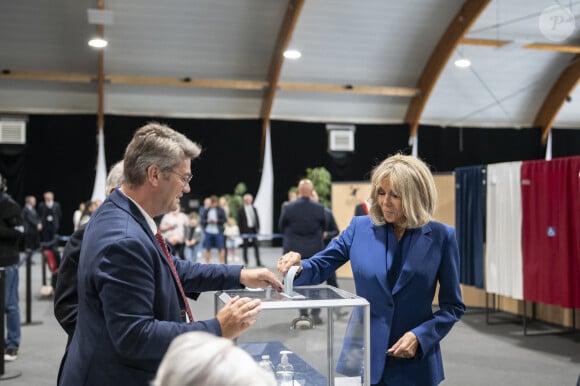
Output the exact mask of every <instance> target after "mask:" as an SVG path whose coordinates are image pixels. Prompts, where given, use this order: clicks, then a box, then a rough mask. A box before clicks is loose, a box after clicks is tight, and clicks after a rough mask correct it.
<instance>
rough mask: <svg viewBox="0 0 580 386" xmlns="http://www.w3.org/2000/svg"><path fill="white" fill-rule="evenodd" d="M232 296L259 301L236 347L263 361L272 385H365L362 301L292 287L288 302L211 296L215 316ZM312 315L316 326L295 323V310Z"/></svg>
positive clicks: (247, 292) (328, 289)
mask: <svg viewBox="0 0 580 386" xmlns="http://www.w3.org/2000/svg"><path fill="white" fill-rule="evenodd" d="M236 295H239V296H240V297H250V298H258V299H260V300H261V301H262V312H260V313H259V314H258V315H257V317H256V320H257V322H256V324H255V325H254V326H253V327H252V328H250V329H248V330H246V331H244V332H243V333H242V334H241V335H240V336H239V337H238V338H237V340H236V341H237V345H238V346H239V347H241V348H243V349H244V350H245V351H246V352H248V353H249V354H250V355H251V356H252V357H253V358H254V359H255V360H256V362H260V361H261V360H262V356H264V355H268V356H269V358H270V361H271V362H272V364H273V367H274V371H275V372H276V378H277V380H278V385H283V386H298V385H300V386H305V385H307V386H326V385H330V386H335V385H336V386H347V385H349V386H350V385H353V386H354V385H357V386H360V385H370V378H369V363H370V362H369V350H368V347H369V340H370V328H369V316H370V306H369V303H368V301H367V300H366V299H364V298H361V297H359V296H356V295H354V294H351V293H349V292H346V291H343V290H341V289H338V288H335V287H332V286H328V285H318V286H304V287H294V289H293V292H292V295H291V296H287V295H286V294H284V293H278V292H276V291H274V290H272V289H271V288H266V289H256V290H255V289H244V290H229V291H218V292H216V295H215V312H216V313H217V312H218V311H219V310H220V309H221V308H222V307H223V306H224V305H225V304H226V303H227V302H228V301H229V300H230V299H232V298H233V297H235V296H236ZM313 309H320V319H321V320H316V318H310V317H300V310H307V311H308V314H309V315H312V310H313ZM288 364H289V365H290V368H289V369H288V366H287V365H288ZM285 370H288V371H285Z"/></svg>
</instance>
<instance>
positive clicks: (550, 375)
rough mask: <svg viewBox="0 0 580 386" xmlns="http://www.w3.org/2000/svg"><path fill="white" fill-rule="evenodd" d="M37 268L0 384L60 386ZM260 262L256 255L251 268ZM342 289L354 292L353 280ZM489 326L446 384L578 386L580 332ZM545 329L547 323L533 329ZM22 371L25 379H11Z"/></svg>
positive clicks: (466, 324)
mask: <svg viewBox="0 0 580 386" xmlns="http://www.w3.org/2000/svg"><path fill="white" fill-rule="evenodd" d="M261 252H262V260H263V263H264V264H265V265H266V266H267V267H269V268H273V267H274V265H275V261H276V258H277V257H278V256H279V255H280V252H281V249H280V248H275V247H262V248H261ZM33 261H34V263H35V264H33V265H32V269H31V277H32V280H31V282H32V290H31V299H32V302H31V307H30V322H32V323H30V324H27V318H26V302H25V299H26V296H25V294H26V291H25V278H26V267H25V266H24V265H23V266H22V267H21V270H20V300H21V314H22V323H23V326H22V344H21V347H20V352H19V357H18V359H17V360H16V361H14V362H7V363H5V372H4V376H2V377H0V378H1V379H0V381H1V382H4V383H5V384H10V385H14V386H19V385H23V386H24V385H26V386H43V385H55V384H56V376H57V372H58V366H59V363H60V359H61V357H62V354H63V350H64V346H65V342H66V336H65V334H64V332H63V331H62V330H61V328H60V327H59V325H58V323H57V322H56V320H55V319H54V316H53V312H52V301H51V299H46V298H41V297H40V285H41V265H40V263H39V256H35V257H34V259H33ZM253 262H254V260H253V254H252V251H250V265H251V264H252V263H253ZM339 286H340V287H341V288H342V289H344V290H347V291H350V292H353V290H354V285H353V281H352V280H351V279H339ZM192 308H193V311H194V314H195V316H196V318H197V319H207V318H211V317H212V316H213V314H214V295H213V293H206V294H203V295H202V296H201V297H200V299H199V300H198V301H197V302H193V303H192ZM323 315H324V314H323ZM490 320H491V321H492V322H493V323H492V324H487V323H486V320H485V314H484V313H483V312H481V311H480V310H468V312H467V313H466V315H465V316H464V317H463V319H462V320H461V321H460V322H459V323H458V324H457V325H456V326H455V327H454V329H453V330H452V331H451V333H450V334H449V335H448V336H447V337H446V338H445V339H444V340H443V342H442V350H443V357H444V365H445V373H446V380H445V381H444V382H443V383H442V385H447V386H455V385H457V386H465V385H469V386H471V385H473V386H478V385H482V386H483V385H494V386H503V385H516V386H517V385H522V386H523V385H538V386H540V385H542V386H565V385H569V386H575V385H576V381H577V379H578V376H579V374H580V332H576V334H560V335H555V334H545V335H537V336H524V335H523V329H522V324H521V321H516V320H515V318H513V317H511V316H510V315H502V314H498V315H493V317H492V318H491V319H490ZM531 328H532V330H534V329H536V330H537V331H541V330H540V329H541V328H542V325H540V324H537V325H534V324H532V325H531ZM18 373H20V376H18V377H16V378H12V379H8V377H9V376H13V375H16V374H18Z"/></svg>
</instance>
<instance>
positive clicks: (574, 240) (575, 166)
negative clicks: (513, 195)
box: [521, 157, 580, 308]
mask: <svg viewBox="0 0 580 386" xmlns="http://www.w3.org/2000/svg"><path fill="white" fill-rule="evenodd" d="M521 184H522V212H523V213H522V254H523V269H524V299H525V300H529V301H533V302H541V303H546V304H554V305H560V306H562V307H566V308H579V307H580V157H567V158H558V159H553V160H551V161H524V162H523V163H522V171H521Z"/></svg>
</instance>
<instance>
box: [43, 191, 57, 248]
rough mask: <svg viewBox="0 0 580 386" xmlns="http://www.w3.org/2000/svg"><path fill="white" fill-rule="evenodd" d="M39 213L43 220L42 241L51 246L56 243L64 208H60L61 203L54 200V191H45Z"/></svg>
mask: <svg viewBox="0 0 580 386" xmlns="http://www.w3.org/2000/svg"><path fill="white" fill-rule="evenodd" d="M38 215H39V216H40V220H41V221H42V231H41V233H40V241H42V242H43V243H44V244H46V245H49V246H50V245H53V244H54V245H56V237H57V235H58V230H59V229H60V220H61V219H62V210H61V209H60V204H59V203H58V202H57V201H54V193H52V192H45V193H44V201H43V202H41V203H40V204H38Z"/></svg>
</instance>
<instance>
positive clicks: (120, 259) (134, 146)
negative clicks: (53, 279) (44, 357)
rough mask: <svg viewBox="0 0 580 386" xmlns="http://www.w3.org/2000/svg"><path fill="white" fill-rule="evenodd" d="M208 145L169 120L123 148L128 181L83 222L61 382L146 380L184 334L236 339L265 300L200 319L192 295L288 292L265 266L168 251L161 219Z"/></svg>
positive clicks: (66, 385) (240, 302)
mask: <svg viewBox="0 0 580 386" xmlns="http://www.w3.org/2000/svg"><path fill="white" fill-rule="evenodd" d="M200 151H201V149H200V148H199V146H198V145H197V144H195V143H193V142H191V141H190V140H189V139H187V138H186V137H185V136H184V135H182V134H180V133H178V132H176V131H174V130H172V129H171V128H169V127H167V126H164V125H160V124H156V123H152V124H148V125H146V126H144V127H142V128H140V129H139V130H137V131H136V133H135V135H134V136H133V139H132V140H131V142H130V143H129V145H128V146H127V149H126V151H125V157H124V160H123V163H124V176H123V180H124V182H123V184H122V186H121V187H120V188H119V189H116V190H114V191H113V192H112V193H111V194H110V195H109V197H108V198H107V199H106V200H105V201H104V202H103V204H102V205H101V206H100V207H99V209H97V211H95V213H93V215H92V216H91V221H89V223H88V224H87V227H86V229H85V234H84V237H83V242H82V249H81V255H80V259H79V267H78V314H77V324H76V328H75V331H74V335H73V337H72V340H71V342H70V346H69V348H68V350H67V353H66V354H65V357H64V358H63V364H62V372H61V378H60V380H59V385H61V386H73V385H74V386H80V385H87V386H88V385H95V386H96V385H123V386H131V385H140V386H143V385H148V384H149V383H150V381H151V380H152V379H153V377H154V376H155V372H156V370H157V367H158V366H159V364H160V362H161V359H162V358H163V355H164V354H165V352H166V350H167V348H168V346H169V344H170V342H171V341H172V340H173V338H175V337H176V336H177V335H179V334H181V333H184V332H188V331H194V330H202V331H207V332H211V333H213V334H215V335H221V336H224V337H227V338H235V337H237V336H238V335H240V334H241V333H242V332H243V331H245V330H246V329H248V328H250V327H251V326H253V325H254V324H255V323H256V321H255V319H254V318H255V316H256V315H257V314H258V313H259V312H260V304H259V300H251V299H249V298H237V297H236V298H234V299H232V301H231V302H229V303H228V304H226V305H225V307H224V308H222V309H221V310H220V311H219V312H218V313H217V315H216V316H215V317H214V318H212V319H209V320H201V321H194V320H193V316H190V315H192V313H191V311H190V309H189V304H188V303H186V302H187V299H186V298H185V295H184V292H194V291H211V290H218V289H229V288H242V287H244V286H250V287H265V286H268V285H272V287H273V288H275V289H276V290H278V291H281V290H282V284H281V283H280V282H279V280H278V279H277V278H276V276H275V275H274V274H273V273H272V272H270V271H268V270H267V269H265V268H261V269H252V270H250V269H242V268H243V267H241V266H231V265H230V266H225V265H215V264H207V265H206V264H204V265H201V264H197V263H193V262H189V261H186V260H181V259H178V258H174V257H173V256H170V255H169V252H168V251H167V247H166V246H165V244H164V243H163V239H162V238H159V236H158V235H159V232H158V230H157V225H156V223H155V221H154V220H153V218H154V217H157V216H160V215H162V214H164V213H167V212H170V211H172V210H175V208H177V207H178V206H179V200H180V198H181V197H182V195H183V194H184V193H188V192H189V191H190V188H189V181H190V180H191V159H193V158H196V157H197V156H198V155H199V153H200ZM184 308H185V311H184Z"/></svg>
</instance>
